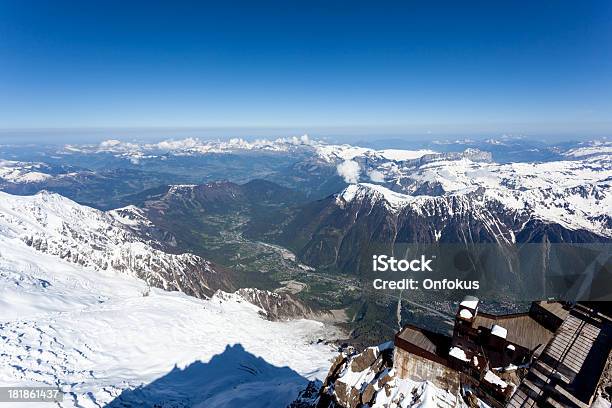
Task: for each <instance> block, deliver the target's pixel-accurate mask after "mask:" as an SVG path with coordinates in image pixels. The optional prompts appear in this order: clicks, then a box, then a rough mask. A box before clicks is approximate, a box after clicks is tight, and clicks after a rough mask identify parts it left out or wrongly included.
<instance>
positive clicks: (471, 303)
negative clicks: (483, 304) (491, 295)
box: [459, 296, 478, 311]
mask: <svg viewBox="0 0 612 408" xmlns="http://www.w3.org/2000/svg"><path fill="white" fill-rule="evenodd" d="M459 306H463V307H467V308H468V309H471V310H474V311H476V309H477V308H478V298H476V297H474V296H466V297H465V298H464V299H463V300H462V301H461V303H460V304H459Z"/></svg>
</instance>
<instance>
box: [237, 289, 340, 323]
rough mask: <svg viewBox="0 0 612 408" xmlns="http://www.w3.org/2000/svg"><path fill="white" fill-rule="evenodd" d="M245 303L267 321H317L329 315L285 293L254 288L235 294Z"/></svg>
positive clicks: (241, 290) (329, 314)
mask: <svg viewBox="0 0 612 408" xmlns="http://www.w3.org/2000/svg"><path fill="white" fill-rule="evenodd" d="M235 293H236V294H237V295H239V296H240V297H242V298H243V299H245V300H246V301H247V302H249V303H251V304H254V305H255V306H257V307H259V308H260V309H262V311H263V313H264V315H265V317H266V318H267V319H269V320H275V321H276V320H291V319H315V320H316V319H317V318H324V317H330V316H331V313H330V312H326V311H321V310H315V309H313V308H311V307H310V306H308V305H306V304H305V303H304V302H302V301H300V300H299V299H297V298H296V297H294V296H291V295H290V294H287V293H275V292H270V291H267V290H261V289H255V288H243V289H239V290H237V291H236V292H235Z"/></svg>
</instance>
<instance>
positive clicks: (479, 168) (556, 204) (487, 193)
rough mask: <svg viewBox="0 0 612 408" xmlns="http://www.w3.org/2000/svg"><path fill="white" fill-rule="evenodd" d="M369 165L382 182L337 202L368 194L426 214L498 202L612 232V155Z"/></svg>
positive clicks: (519, 214) (516, 212)
mask: <svg viewBox="0 0 612 408" xmlns="http://www.w3.org/2000/svg"><path fill="white" fill-rule="evenodd" d="M370 171H376V172H378V173H379V174H380V175H381V180H380V181H381V182H380V183H379V184H372V183H364V184H358V185H352V186H349V187H348V188H347V189H345V190H344V191H343V192H341V193H340V194H339V195H338V203H339V205H344V204H346V203H348V202H350V201H351V200H353V199H354V198H355V197H358V198H362V197H365V196H367V197H370V198H371V199H372V200H374V201H377V200H378V201H381V202H384V203H385V205H387V206H388V208H389V209H390V210H391V211H400V210H402V209H405V208H407V207H410V208H412V209H414V210H415V211H420V212H422V213H423V214H424V216H427V215H432V214H429V212H430V211H431V210H434V211H439V210H441V207H440V206H444V205H449V203H450V202H451V201H452V202H456V203H458V204H461V205H462V206H463V208H465V207H466V206H469V207H472V208H481V209H482V211H483V212H484V211H486V209H490V208H495V211H496V212H507V213H511V214H513V216H514V217H515V218H518V219H521V220H523V221H524V222H526V221H528V220H530V219H538V220H541V221H544V222H547V223H554V224H558V225H561V226H563V227H564V228H567V229H570V230H581V229H582V230H587V231H590V232H593V233H594V234H597V235H601V236H603V237H612V215H611V214H612V191H611V184H612V155H607V154H606V155H598V156H597V157H590V158H587V159H585V160H571V161H570V160H568V161H557V162H546V163H512V164H497V163H491V162H487V161H475V160H472V159H468V158H460V159H457V160H448V159H443V160H432V161H428V162H425V163H422V164H421V163H419V164H418V165H414V164H411V165H405V164H402V163H396V162H385V163H382V164H380V165H377V166H375V167H374V169H371V170H370ZM435 208H437V210H435ZM454 210H458V211H461V208H455V209H453V208H451V207H449V208H447V212H448V215H449V216H450V215H451V214H452V213H453V212H455V211H454ZM510 230H512V231H513V232H514V233H515V234H516V233H520V231H519V230H517V229H516V228H510ZM510 239H511V240H512V238H511V237H510Z"/></svg>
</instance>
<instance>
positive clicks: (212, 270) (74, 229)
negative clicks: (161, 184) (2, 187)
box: [0, 191, 235, 297]
mask: <svg viewBox="0 0 612 408" xmlns="http://www.w3.org/2000/svg"><path fill="white" fill-rule="evenodd" d="M0 195H1V200H0V228H2V229H3V231H4V232H5V233H6V235H9V236H11V237H13V238H16V239H19V240H21V241H23V242H24V243H26V244H27V245H28V246H30V247H32V248H34V249H35V250H37V251H40V252H43V253H47V254H50V255H53V256H57V257H59V258H61V259H63V260H65V261H68V262H71V263H74V264H77V265H81V266H83V267H86V268H91V269H93V270H100V271H114V272H119V273H125V274H130V275H133V276H136V277H138V278H141V279H143V280H145V281H146V282H147V283H149V285H151V286H155V287H159V288H162V289H166V290H178V291H182V292H184V293H186V294H188V295H192V296H196V297H207V296H210V295H212V294H213V293H214V292H215V291H216V290H218V289H223V290H234V289H235V288H234V287H233V284H232V283H231V279H230V276H229V274H228V272H227V271H225V270H223V269H222V268H219V267H217V266H215V265H214V264H212V263H211V262H209V261H207V260H205V259H203V258H201V257H199V256H196V255H193V254H189V253H183V254H176V253H172V252H173V251H174V249H173V248H172V243H173V239H172V237H170V236H168V235H164V233H163V232H161V231H159V230H158V229H157V228H156V227H155V226H154V225H153V224H152V223H151V221H149V220H148V219H147V218H146V217H145V216H144V214H143V213H142V211H140V210H139V209H138V208H135V207H126V208H123V209H119V210H113V211H108V212H103V211H99V210H96V209H93V208H90V207H86V206H82V205H79V204H77V203H75V202H74V201H71V200H69V199H67V198H64V197H62V196H60V195H58V194H54V193H48V192H46V191H42V192H40V193H38V194H36V195H34V196H12V195H10V194H6V193H0Z"/></svg>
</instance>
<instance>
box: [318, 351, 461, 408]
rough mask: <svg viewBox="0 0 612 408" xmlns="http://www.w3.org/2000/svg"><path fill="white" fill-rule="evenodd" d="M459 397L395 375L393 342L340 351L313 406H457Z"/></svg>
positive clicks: (389, 407) (349, 407)
mask: <svg viewBox="0 0 612 408" xmlns="http://www.w3.org/2000/svg"><path fill="white" fill-rule="evenodd" d="M458 403H460V400H459V399H458V398H457V397H456V396H455V395H453V394H451V393H449V392H448V391H446V390H443V389H440V388H437V387H436V386H434V385H433V384H432V383H429V382H415V381H411V380H405V379H400V378H396V376H395V372H394V370H393V344H392V343H385V344H382V345H380V346H378V347H369V348H367V349H365V350H364V351H363V352H361V353H355V351H354V350H351V349H349V350H345V351H343V352H342V353H341V354H340V355H339V356H338V357H337V358H336V360H335V361H334V363H333V364H332V366H331V368H330V370H329V374H328V376H327V378H326V379H325V382H324V383H323V386H322V387H321V390H320V392H319V396H318V398H317V400H316V403H313V404H312V405H311V407H312V408H359V407H373V408H407V407H436V406H456V404H458Z"/></svg>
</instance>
